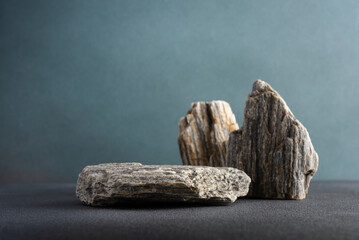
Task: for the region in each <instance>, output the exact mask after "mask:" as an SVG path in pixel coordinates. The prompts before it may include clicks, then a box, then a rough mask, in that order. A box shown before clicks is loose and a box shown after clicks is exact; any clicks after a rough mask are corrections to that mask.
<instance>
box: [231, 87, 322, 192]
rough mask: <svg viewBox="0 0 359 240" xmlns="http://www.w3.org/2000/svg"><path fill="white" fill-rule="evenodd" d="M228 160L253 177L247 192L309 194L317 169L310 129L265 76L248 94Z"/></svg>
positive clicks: (234, 133)
mask: <svg viewBox="0 0 359 240" xmlns="http://www.w3.org/2000/svg"><path fill="white" fill-rule="evenodd" d="M226 161H227V163H226V166H229V167H235V168H238V169H241V170H243V171H244V172H246V173H247V174H248V175H249V176H250V178H251V179H252V184H251V187H250V191H249V194H248V196H250V197H258V198H272V199H304V198H305V197H306V194H307V193H308V188H309V183H310V180H311V178H312V177H313V175H314V173H315V172H316V171H317V169H318V155H317V153H316V152H315V150H314V147H313V145H312V142H311V139H310V137H309V134H308V132H307V129H306V128H305V127H304V126H303V125H302V124H301V123H300V122H299V121H298V120H297V119H296V118H295V117H294V115H293V113H292V112H291V110H290V109H289V108H288V106H287V104H286V103H285V101H284V100H283V98H282V97H281V96H280V95H279V94H278V93H277V92H276V91H275V90H273V89H272V87H271V86H270V85H269V84H268V83H266V82H264V81H261V80H257V81H255V82H254V84H253V89H252V92H251V93H250V94H249V95H248V99H247V101H246V104H245V109H244V120H243V126H242V128H241V129H239V130H237V131H234V132H232V133H231V135H230V138H229V141H228V150H227V158H226Z"/></svg>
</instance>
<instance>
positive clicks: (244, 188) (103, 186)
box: [76, 163, 251, 206]
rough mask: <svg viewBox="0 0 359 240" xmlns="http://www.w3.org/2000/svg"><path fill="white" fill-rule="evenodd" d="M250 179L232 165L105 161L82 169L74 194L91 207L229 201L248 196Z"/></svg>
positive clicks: (224, 202) (223, 202)
mask: <svg viewBox="0 0 359 240" xmlns="http://www.w3.org/2000/svg"><path fill="white" fill-rule="evenodd" d="M250 182H251V180H250V178H249V177H248V176H247V175H246V174H245V173H244V172H243V171H241V170H239V169H235V168H231V167H208V166H177V165H142V164H140V163H106V164H99V165H93V166H87V167H85V168H84V169H83V170H82V172H81V173H80V174H79V177H78V180H77V186H76V195H77V197H78V198H79V199H80V200H81V201H82V202H83V203H85V204H87V205H91V206H111V205H116V204H119V203H121V202H123V201H126V202H127V201H132V200H134V201H138V200H140V201H159V202H200V203H221V204H228V203H233V202H234V201H236V199H237V198H238V197H242V196H245V195H247V193H248V190H249V184H250Z"/></svg>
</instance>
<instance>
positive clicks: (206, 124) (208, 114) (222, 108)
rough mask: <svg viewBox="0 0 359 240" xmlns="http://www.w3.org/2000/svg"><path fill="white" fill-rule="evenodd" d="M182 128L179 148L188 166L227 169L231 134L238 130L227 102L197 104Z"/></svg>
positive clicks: (180, 122) (191, 109)
mask: <svg viewBox="0 0 359 240" xmlns="http://www.w3.org/2000/svg"><path fill="white" fill-rule="evenodd" d="M178 125H179V136H178V145H179V149H180V154H181V158H182V162H183V164H184V165H195V166H203V165H206V166H214V167H223V166H226V154H227V141H228V138H229V133H230V132H232V131H235V130H237V129H238V124H237V122H236V118H235V116H234V114H233V112H232V109H231V107H230V105H229V104H228V103H227V102H225V101H212V102H194V103H192V105H191V108H190V109H189V110H188V112H187V115H186V116H185V117H183V118H181V119H180V121H179V123H178Z"/></svg>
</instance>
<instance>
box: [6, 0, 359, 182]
mask: <svg viewBox="0 0 359 240" xmlns="http://www.w3.org/2000/svg"><path fill="white" fill-rule="evenodd" d="M358 13H359V1H355V0H353V1H339V0H338V1H329V0H323V1H287V0H283V1H266V0H263V1H195V0H189V1H182V0H181V1H180V0H178V1H134V0H129V1H88V0H81V1H79V0H77V1H60V0H58V1H49V0H44V1H38V0H36V1H14V0H8V1H1V3H0V80H1V83H0V182H43V181H75V179H76V178H77V174H78V173H79V172H80V171H81V170H82V168H83V167H84V166H85V165H89V164H97V163H104V162H133V161H135V162H142V163H146V164H181V160H180V156H179V153H178V147H177V135H178V126H177V123H178V120H179V118H180V117H181V116H183V115H184V114H185V113H186V111H187V110H188V108H189V107H190V103H191V102H193V101H210V100H213V99H221V100H225V101H227V102H229V103H230V104H231V106H232V109H233V111H234V113H235V114H236V117H237V120H238V122H239V124H240V125H241V124H242V118H243V106H244V103H245V100H246V98H247V95H248V93H249V92H250V90H251V85H252V83H253V81H254V80H256V79H258V78H260V79H262V80H264V81H267V82H269V83H270V84H271V85H272V87H273V88H275V89H276V90H277V91H278V92H279V93H280V94H281V95H282V97H283V98H284V99H285V100H286V101H287V104H288V105H289V107H290V108H291V109H292V111H293V113H294V114H295V115H296V117H297V118H298V119H299V120H300V121H301V122H302V123H303V124H304V125H305V126H306V127H307V129H308V131H309V133H310V136H311V138H312V142H313V144H314V147H315V149H316V150H317V152H318V154H319V158H320V166H319V171H318V173H317V174H316V176H315V179H359V177H358V171H359V161H358V155H359V154H358V153H359V152H358V149H359V128H358V121H359V120H358V118H359V97H358V89H359V14H358Z"/></svg>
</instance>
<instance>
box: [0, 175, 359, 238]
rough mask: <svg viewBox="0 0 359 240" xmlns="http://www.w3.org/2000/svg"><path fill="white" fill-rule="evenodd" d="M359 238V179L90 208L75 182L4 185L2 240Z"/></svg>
mask: <svg viewBox="0 0 359 240" xmlns="http://www.w3.org/2000/svg"><path fill="white" fill-rule="evenodd" d="M110 238H112V239H115V238H116V239H121V240H122V239H304V238H306V239H359V181H350V182H349V181H319V182H312V185H311V188H310V193H309V195H308V197H307V199H305V200H302V201H283V200H281V201H279V200H259V199H239V200H237V202H235V203H234V204H232V205H229V206H198V205H197V206H196V205H166V204H159V205H147V206H143V205H142V206H138V205H132V206H129V205H127V206H122V207H118V208H92V207H87V206H84V205H82V204H81V203H80V202H79V201H78V200H77V199H76V197H75V185H73V184H41V185H10V184H6V185H4V184H3V185H0V239H2V240H4V239H110Z"/></svg>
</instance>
